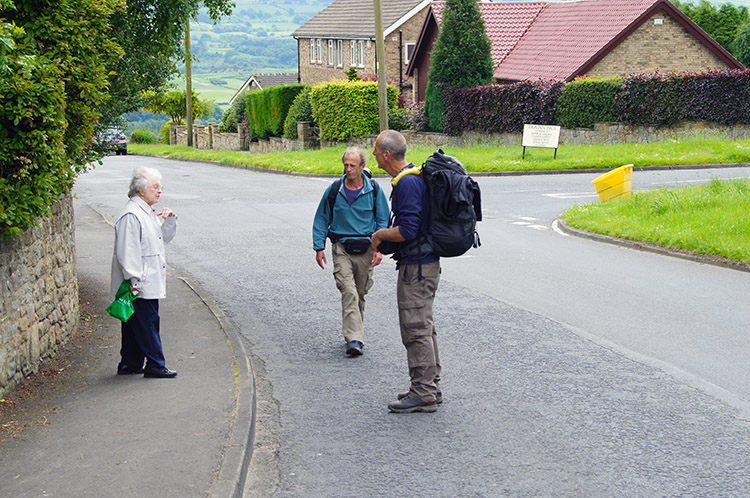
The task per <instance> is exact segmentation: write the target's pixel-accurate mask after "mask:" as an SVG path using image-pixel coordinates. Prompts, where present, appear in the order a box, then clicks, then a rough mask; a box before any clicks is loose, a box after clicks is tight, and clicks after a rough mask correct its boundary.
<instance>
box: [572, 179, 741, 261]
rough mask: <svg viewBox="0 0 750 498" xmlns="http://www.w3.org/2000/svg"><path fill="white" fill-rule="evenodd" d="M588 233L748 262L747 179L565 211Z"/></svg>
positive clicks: (674, 190)
mask: <svg viewBox="0 0 750 498" xmlns="http://www.w3.org/2000/svg"><path fill="white" fill-rule="evenodd" d="M562 219H563V220H564V221H565V222H566V223H567V224H568V225H570V226H572V227H574V228H578V229H581V230H586V231H588V232H594V233H601V234H605V235H611V236H613V237H621V238H625V239H630V240H636V241H639V242H647V243H651V244H657V245H660V246H664V247H670V248H673V249H680V250H686V251H691V252H695V253H700V254H709V255H714V256H720V257H724V258H728V259H732V260H735V261H742V262H745V263H750V180H726V181H720V180H713V181H712V182H711V183H709V184H708V185H702V186H698V187H685V188H677V189H661V190H654V191H649V192H639V193H634V194H633V196H632V197H630V198H626V199H615V200H612V201H608V202H603V203H600V204H587V205H583V206H575V207H572V208H570V209H568V210H567V211H566V212H565V213H563V215H562Z"/></svg>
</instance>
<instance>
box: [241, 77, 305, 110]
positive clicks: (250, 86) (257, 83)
mask: <svg viewBox="0 0 750 498" xmlns="http://www.w3.org/2000/svg"><path fill="white" fill-rule="evenodd" d="M298 79H299V75H298V74H297V73H258V74H253V75H251V76H250V77H249V78H248V79H247V80H246V81H245V83H243V84H242V86H241V87H240V89H239V90H237V91H236V92H235V93H234V95H233V96H232V98H231V99H229V105H232V104H233V103H234V101H235V99H236V98H237V97H239V95H240V94H241V93H242V92H244V91H245V90H263V89H264V88H270V87H272V86H283V85H291V84H293V83H297V80H298Z"/></svg>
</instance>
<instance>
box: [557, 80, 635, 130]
mask: <svg viewBox="0 0 750 498" xmlns="http://www.w3.org/2000/svg"><path fill="white" fill-rule="evenodd" d="M620 90H622V78H582V79H576V80H575V81H572V82H570V83H568V84H567V85H565V86H564V87H563V89H562V94H561V95H560V99H559V100H558V101H557V111H556V112H555V121H556V122H557V124H559V125H560V126H564V127H565V128H593V127H594V123H605V122H608V121H615V120H616V119H617V116H616V114H615V111H614V102H615V95H617V93H619V92H620Z"/></svg>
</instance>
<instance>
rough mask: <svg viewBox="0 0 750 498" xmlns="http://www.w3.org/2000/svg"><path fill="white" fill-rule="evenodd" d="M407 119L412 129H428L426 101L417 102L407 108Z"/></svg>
mask: <svg viewBox="0 0 750 498" xmlns="http://www.w3.org/2000/svg"><path fill="white" fill-rule="evenodd" d="M406 121H407V122H408V123H409V129H410V130H412V131H427V130H429V127H428V124H427V115H426V114H425V112H424V102H415V103H413V104H412V105H410V106H409V107H408V108H407V109H406Z"/></svg>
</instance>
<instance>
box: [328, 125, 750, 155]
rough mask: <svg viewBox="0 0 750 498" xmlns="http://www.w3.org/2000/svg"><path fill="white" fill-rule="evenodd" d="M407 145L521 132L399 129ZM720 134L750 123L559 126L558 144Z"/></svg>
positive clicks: (744, 134) (738, 131)
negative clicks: (415, 130)
mask: <svg viewBox="0 0 750 498" xmlns="http://www.w3.org/2000/svg"><path fill="white" fill-rule="evenodd" d="M402 133H403V134H404V137H406V140H407V142H408V143H409V146H410V147H414V146H418V145H425V146H428V147H442V146H452V147H464V146H473V145H490V146H492V145H497V146H505V147H521V140H522V138H523V134H521V133H483V132H476V131H471V132H464V133H463V134H461V135H446V134H445V133H432V132H414V131H404V132H402ZM701 136H719V137H725V138H728V139H731V140H739V139H746V138H750V125H729V126H728V125H720V124H716V123H708V122H702V121H698V122H693V121H690V122H684V123H679V124H677V125H675V126H671V127H656V126H631V125H624V124H619V123H597V124H596V125H595V126H594V128H593V129H588V128H562V129H561V130H560V145H594V144H609V145H611V144H618V143H627V142H630V143H649V142H663V141H664V140H676V139H682V138H687V137H701ZM375 138H376V135H368V136H364V137H354V138H351V139H350V140H349V141H348V142H346V143H347V144H349V145H352V146H356V147H360V148H363V149H371V148H372V147H373V146H374V144H375ZM336 145H339V144H338V143H337V142H328V141H322V142H321V146H322V147H334V146H336Z"/></svg>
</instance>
